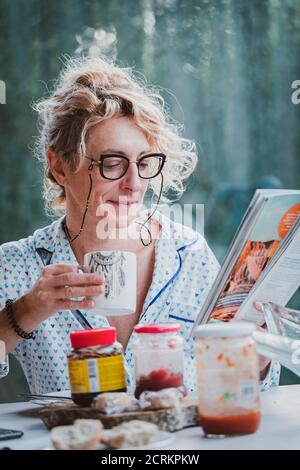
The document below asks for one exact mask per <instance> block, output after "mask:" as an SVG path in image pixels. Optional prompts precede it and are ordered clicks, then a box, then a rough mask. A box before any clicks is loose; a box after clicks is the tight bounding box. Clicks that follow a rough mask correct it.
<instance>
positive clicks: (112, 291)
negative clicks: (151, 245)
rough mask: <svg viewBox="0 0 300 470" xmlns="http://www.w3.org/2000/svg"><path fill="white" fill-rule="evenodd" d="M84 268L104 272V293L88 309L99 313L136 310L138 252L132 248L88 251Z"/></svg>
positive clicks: (118, 312) (122, 313) (122, 312)
mask: <svg viewBox="0 0 300 470" xmlns="http://www.w3.org/2000/svg"><path fill="white" fill-rule="evenodd" d="M84 270H85V271H88V272H91V273H98V274H103V275H104V278H105V291H104V294H101V295H99V296H98V297H95V298H94V301H95V307H94V308H93V309H90V310H88V312H91V313H99V315H104V316H111V315H115V316H117V315H128V314H130V313H134V312H135V310H136V255H135V254H134V253H132V252H130V251H93V252H90V253H86V254H85V255H84Z"/></svg>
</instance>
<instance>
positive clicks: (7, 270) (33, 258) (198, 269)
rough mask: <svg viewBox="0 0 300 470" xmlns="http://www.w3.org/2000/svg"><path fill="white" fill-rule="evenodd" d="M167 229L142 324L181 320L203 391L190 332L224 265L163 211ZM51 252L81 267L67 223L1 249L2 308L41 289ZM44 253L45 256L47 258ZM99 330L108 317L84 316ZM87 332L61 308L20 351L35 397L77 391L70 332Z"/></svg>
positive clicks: (189, 365) (129, 358)
mask: <svg viewBox="0 0 300 470" xmlns="http://www.w3.org/2000/svg"><path fill="white" fill-rule="evenodd" d="M159 222H160V224H161V227H162V230H161V234H160V237H159V239H158V240H157V242H156V246H155V265H154V272H153V278H152V282H151V286H150V288H149V291H148V293H147V296H146V299H145V302H144V306H143V310H142V314H141V317H140V323H158V322H170V321H171V322H177V323H180V324H181V326H182V329H181V334H182V335H183V336H184V338H185V358H184V381H185V384H186V386H187V388H188V390H189V391H190V392H193V391H195V389H196V374H195V358H194V348H193V342H192V341H191V339H190V332H191V328H192V325H193V322H194V321H195V319H196V317H197V315H198V313H199V309H200V308H201V306H202V305H203V302H204V300H205V298H206V296H207V294H208V292H209V289H210V287H211V285H212V283H213V281H214V279H215V276H216V274H217V272H218V269H219V265H218V262H217V261H216V258H215V257H214V255H213V253H212V252H211V250H210V249H209V247H208V245H207V243H206V242H205V240H204V239H203V238H202V237H201V236H200V235H199V234H197V233H196V232H194V231H193V230H191V229H189V228H187V227H184V226H182V225H180V224H176V223H173V222H171V221H170V220H169V219H167V218H166V217H164V216H162V215H161V214H160V216H159ZM40 250H42V252H43V253H46V254H47V252H48V254H49V259H50V263H51V264H55V263H70V264H77V261H76V259H75V256H74V253H73V251H72V249H71V247H70V244H69V242H68V240H67V238H66V236H65V233H64V231H63V229H62V219H59V220H57V221H55V222H53V223H52V224H51V225H49V226H47V227H45V228H43V229H38V230H36V231H35V232H34V234H33V235H32V236H29V237H28V238H24V239H21V240H19V241H16V242H10V243H5V244H3V245H2V246H0V308H1V309H2V308H3V307H4V305H5V300H6V299H8V298H11V299H13V300H15V299H18V298H19V297H21V296H22V295H24V294H26V293H27V292H28V290H29V289H30V288H31V287H32V286H33V285H34V284H35V282H36V281H37V280H38V278H39V277H40V274H41V270H42V269H43V267H44V264H45V259H43V258H44V257H43V256H41V252H40ZM39 253H40V254H39ZM82 314H83V315H85V316H86V318H87V319H88V321H89V322H90V323H91V325H92V326H93V327H96V328H97V327H98V328H101V327H104V326H108V321H107V319H106V318H105V317H102V316H100V315H97V314H92V313H89V312H82ZM80 329H82V327H81V325H80V324H79V323H78V321H77V320H76V319H75V317H74V316H73V315H72V313H71V312H70V311H59V312H58V313H57V314H56V315H54V316H52V317H50V318H48V319H47V320H45V321H44V322H42V323H41V324H40V325H39V327H38V329H37V330H36V331H35V339H34V340H29V341H28V340H27V341H22V342H21V343H20V344H19V345H18V346H17V347H16V348H15V350H14V351H13V353H14V355H15V356H16V357H17V359H18V360H19V362H20V363H21V365H22V368H23V370H24V373H25V375H26V378H27V381H28V384H29V386H30V389H31V391H32V392H33V393H49V392H54V391H59V390H65V389H68V388H69V379H68V368H67V358H66V356H67V354H68V353H69V351H70V349H71V346H70V340H69V336H70V332H71V331H75V330H80ZM134 336H135V335H134V333H133V334H132V335H131V337H130V339H129V342H128V345H127V348H126V352H125V361H126V369H127V379H128V387H129V390H131V391H132V388H133V386H134V358H133V351H132V344H133V342H134ZM279 373H280V367H279V365H278V363H276V362H273V363H272V367H271V368H270V371H269V373H268V375H267V377H266V379H265V380H264V382H263V383H262V389H263V390H264V389H267V388H268V387H269V386H270V385H272V384H278V381H279Z"/></svg>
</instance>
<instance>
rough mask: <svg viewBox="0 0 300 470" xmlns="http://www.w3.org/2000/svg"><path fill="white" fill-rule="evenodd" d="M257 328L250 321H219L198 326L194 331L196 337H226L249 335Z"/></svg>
mask: <svg viewBox="0 0 300 470" xmlns="http://www.w3.org/2000/svg"><path fill="white" fill-rule="evenodd" d="M254 330H255V325H254V324H253V323H249V322H227V323H225V322H218V323H209V324H206V325H200V326H197V327H196V328H195V329H194V331H193V336H194V337H197V338H199V337H202V338H204V337H215V338H217V337H224V336H247V335H251V334H252V333H253V331H254Z"/></svg>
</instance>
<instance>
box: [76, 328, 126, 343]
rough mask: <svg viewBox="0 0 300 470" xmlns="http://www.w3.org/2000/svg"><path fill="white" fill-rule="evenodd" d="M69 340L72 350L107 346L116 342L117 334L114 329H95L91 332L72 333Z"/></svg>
mask: <svg viewBox="0 0 300 470" xmlns="http://www.w3.org/2000/svg"><path fill="white" fill-rule="evenodd" d="M70 339H71V344H72V347H73V348H86V347H87V346H108V345H109V344H113V343H114V342H115V341H116V339H117V333H116V328H115V327H110V328H95V329H92V330H80V331H72V332H71V334H70Z"/></svg>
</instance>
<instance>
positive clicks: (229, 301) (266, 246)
mask: <svg viewBox="0 0 300 470" xmlns="http://www.w3.org/2000/svg"><path fill="white" fill-rule="evenodd" d="M299 214H300V192H295V193H294V194H293V195H292V194H287V195H282V194H280V195H273V196H270V197H269V198H268V200H267V202H266V204H265V206H264V208H263V209H262V211H261V213H260V214H259V217H258V219H257V220H256V223H255V224H254V227H253V228H252V230H251V233H250V235H249V238H247V240H246V241H245V242H244V245H243V248H242V251H241V255H240V256H239V259H238V260H237V262H236V263H235V265H234V267H233V269H232V271H231V272H230V275H229V276H228V278H227V281H226V282H225V284H224V287H223V289H222V291H221V294H220V296H219V297H218V300H217V302H216V304H215V306H214V308H213V309H212V313H211V315H210V317H209V319H215V320H222V321H230V320H232V319H233V318H234V317H235V315H236V313H237V312H238V310H239V308H240V306H241V305H242V303H243V302H244V301H245V300H246V298H247V296H248V294H249V292H250V291H251V289H252V287H253V286H254V284H255V283H256V281H257V280H258V278H259V277H260V275H261V273H262V272H263V270H264V269H265V268H266V266H267V265H268V263H269V262H270V260H271V259H272V257H273V256H274V254H275V253H276V251H277V249H278V248H279V246H280V243H281V241H282V240H283V239H284V238H285V236H286V235H287V233H288V232H289V230H290V228H291V227H292V226H293V225H294V223H295V221H296V219H297V217H298V216H299ZM269 300H272V299H269Z"/></svg>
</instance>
